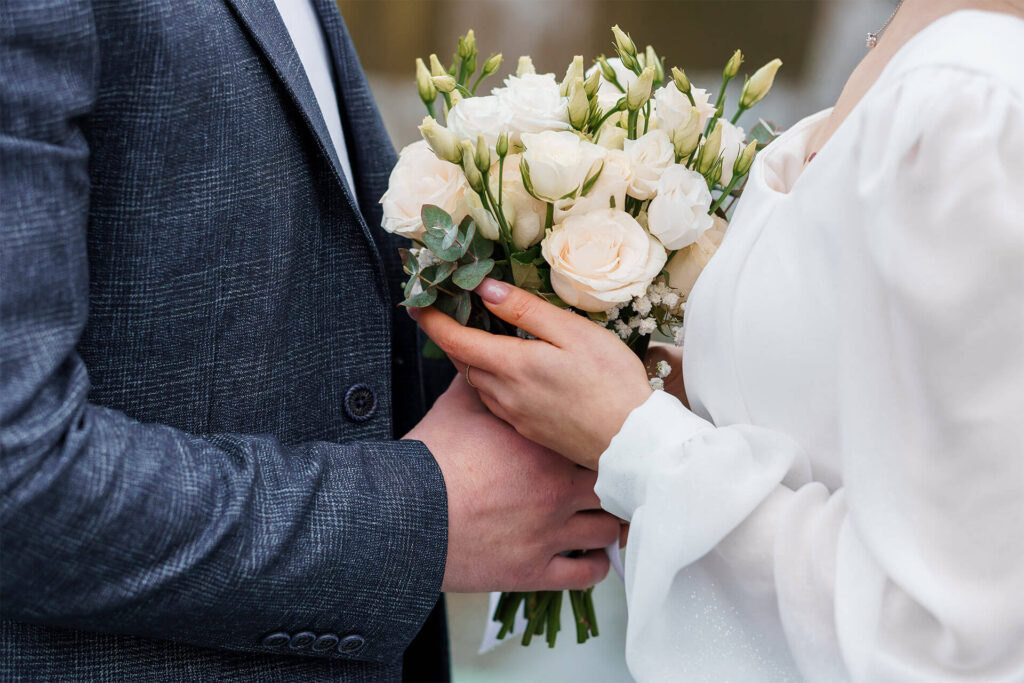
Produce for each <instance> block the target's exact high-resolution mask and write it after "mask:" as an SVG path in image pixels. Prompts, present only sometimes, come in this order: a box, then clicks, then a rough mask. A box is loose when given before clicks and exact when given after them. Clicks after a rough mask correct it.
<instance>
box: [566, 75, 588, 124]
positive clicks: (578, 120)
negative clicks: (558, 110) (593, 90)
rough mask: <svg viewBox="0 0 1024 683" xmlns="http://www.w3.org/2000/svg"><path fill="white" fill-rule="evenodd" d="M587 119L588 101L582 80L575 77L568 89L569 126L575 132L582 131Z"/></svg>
mask: <svg viewBox="0 0 1024 683" xmlns="http://www.w3.org/2000/svg"><path fill="white" fill-rule="evenodd" d="M589 118H590V100H588V99H587V91H586V89H585V88H584V86H583V79H582V78H580V77H577V78H576V81H575V82H574V83H573V84H572V87H571V88H570V89H569V124H570V125H572V127H573V128H575V129H576V130H583V127H584V126H585V125H587V119H589Z"/></svg>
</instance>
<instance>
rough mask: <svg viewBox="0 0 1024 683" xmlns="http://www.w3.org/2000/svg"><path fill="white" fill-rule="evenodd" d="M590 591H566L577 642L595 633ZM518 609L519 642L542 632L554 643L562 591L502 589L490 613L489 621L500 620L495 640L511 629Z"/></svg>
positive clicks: (504, 635) (559, 621)
mask: <svg viewBox="0 0 1024 683" xmlns="http://www.w3.org/2000/svg"><path fill="white" fill-rule="evenodd" d="M593 593H594V589H593V588H592V587H591V588H588V589H586V590H582V591H580V590H571V591H569V604H570V605H571V607H572V615H573V623H574V624H575V627H576V642H577V643H585V642H586V641H587V640H588V639H589V638H591V637H596V636H597V635H599V631H598V628H597V615H596V613H595V611H594V597H593ZM520 609H523V615H524V616H525V617H526V630H525V631H524V632H523V639H522V643H523V646H527V645H529V644H530V643H531V642H532V641H533V637H534V636H540V635H543V636H544V637H545V640H546V641H547V644H548V647H549V648H550V647H554V646H555V640H556V638H557V637H558V632H559V631H560V630H561V629H562V591H537V592H531V593H502V594H501V598H499V600H498V606H497V608H496V609H495V610H494V615H493V616H492V620H493V621H496V622H498V623H500V624H501V630H499V631H498V639H499V640H501V639H504V638H505V637H507V636H508V635H509V634H510V633H511V632H512V630H513V629H514V627H515V622H516V615H518V614H519V610H520Z"/></svg>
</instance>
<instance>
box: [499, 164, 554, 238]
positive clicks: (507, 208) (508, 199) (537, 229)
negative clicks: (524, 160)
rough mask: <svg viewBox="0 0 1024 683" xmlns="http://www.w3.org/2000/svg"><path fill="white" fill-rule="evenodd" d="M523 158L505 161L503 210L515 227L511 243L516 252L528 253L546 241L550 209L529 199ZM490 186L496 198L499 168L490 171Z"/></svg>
mask: <svg viewBox="0 0 1024 683" xmlns="http://www.w3.org/2000/svg"><path fill="white" fill-rule="evenodd" d="M520 160H521V157H520V155H518V154H511V155H509V156H507V157H505V171H504V173H503V177H502V196H501V206H502V211H503V212H504V214H505V218H506V219H508V221H509V222H510V223H511V224H512V242H513V243H514V244H515V247H516V249H520V250H522V249H529V248H530V247H532V246H533V245H535V244H537V242H540V240H541V238H542V237H544V221H545V219H546V218H547V215H546V213H547V207H546V206H545V205H544V202H541V201H538V200H537V199H535V198H533V197H531V196H530V193H529V192H527V191H526V186H525V185H523V177H522V175H521V174H520V172H519V162H520ZM491 186H492V188H493V191H494V192H495V195H494V196H495V198H497V196H498V195H497V188H498V167H497V165H495V166H493V167H492V168H491Z"/></svg>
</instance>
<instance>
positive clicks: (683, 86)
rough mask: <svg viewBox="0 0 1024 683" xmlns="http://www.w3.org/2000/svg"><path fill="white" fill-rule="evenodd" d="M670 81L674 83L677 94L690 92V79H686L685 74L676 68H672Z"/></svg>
mask: <svg viewBox="0 0 1024 683" xmlns="http://www.w3.org/2000/svg"><path fill="white" fill-rule="evenodd" d="M672 80H673V81H675V84H676V89H677V90H679V92H681V93H683V94H684V95H685V94H686V93H688V92H690V79H689V78H687V77H686V72H685V71H683V70H682V69H680V68H679V67H678V66H674V67H672Z"/></svg>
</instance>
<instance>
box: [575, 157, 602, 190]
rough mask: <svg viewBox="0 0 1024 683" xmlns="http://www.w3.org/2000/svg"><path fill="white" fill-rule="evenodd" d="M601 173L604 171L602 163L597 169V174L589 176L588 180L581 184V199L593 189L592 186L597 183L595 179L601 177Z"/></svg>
mask: <svg viewBox="0 0 1024 683" xmlns="http://www.w3.org/2000/svg"><path fill="white" fill-rule="evenodd" d="M602 171H604V162H603V161H602V162H601V165H600V166H599V167H598V169H597V172H596V173H594V175H592V176H590V177H589V178H587V179H586V180H585V181H584V182H583V187H582V188H581V189H580V196H581V197H586V196H587V193H588V192H590V190H591V188H593V187H594V184H595V183H596V182H597V179H598V178H600V177H601V172H602Z"/></svg>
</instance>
